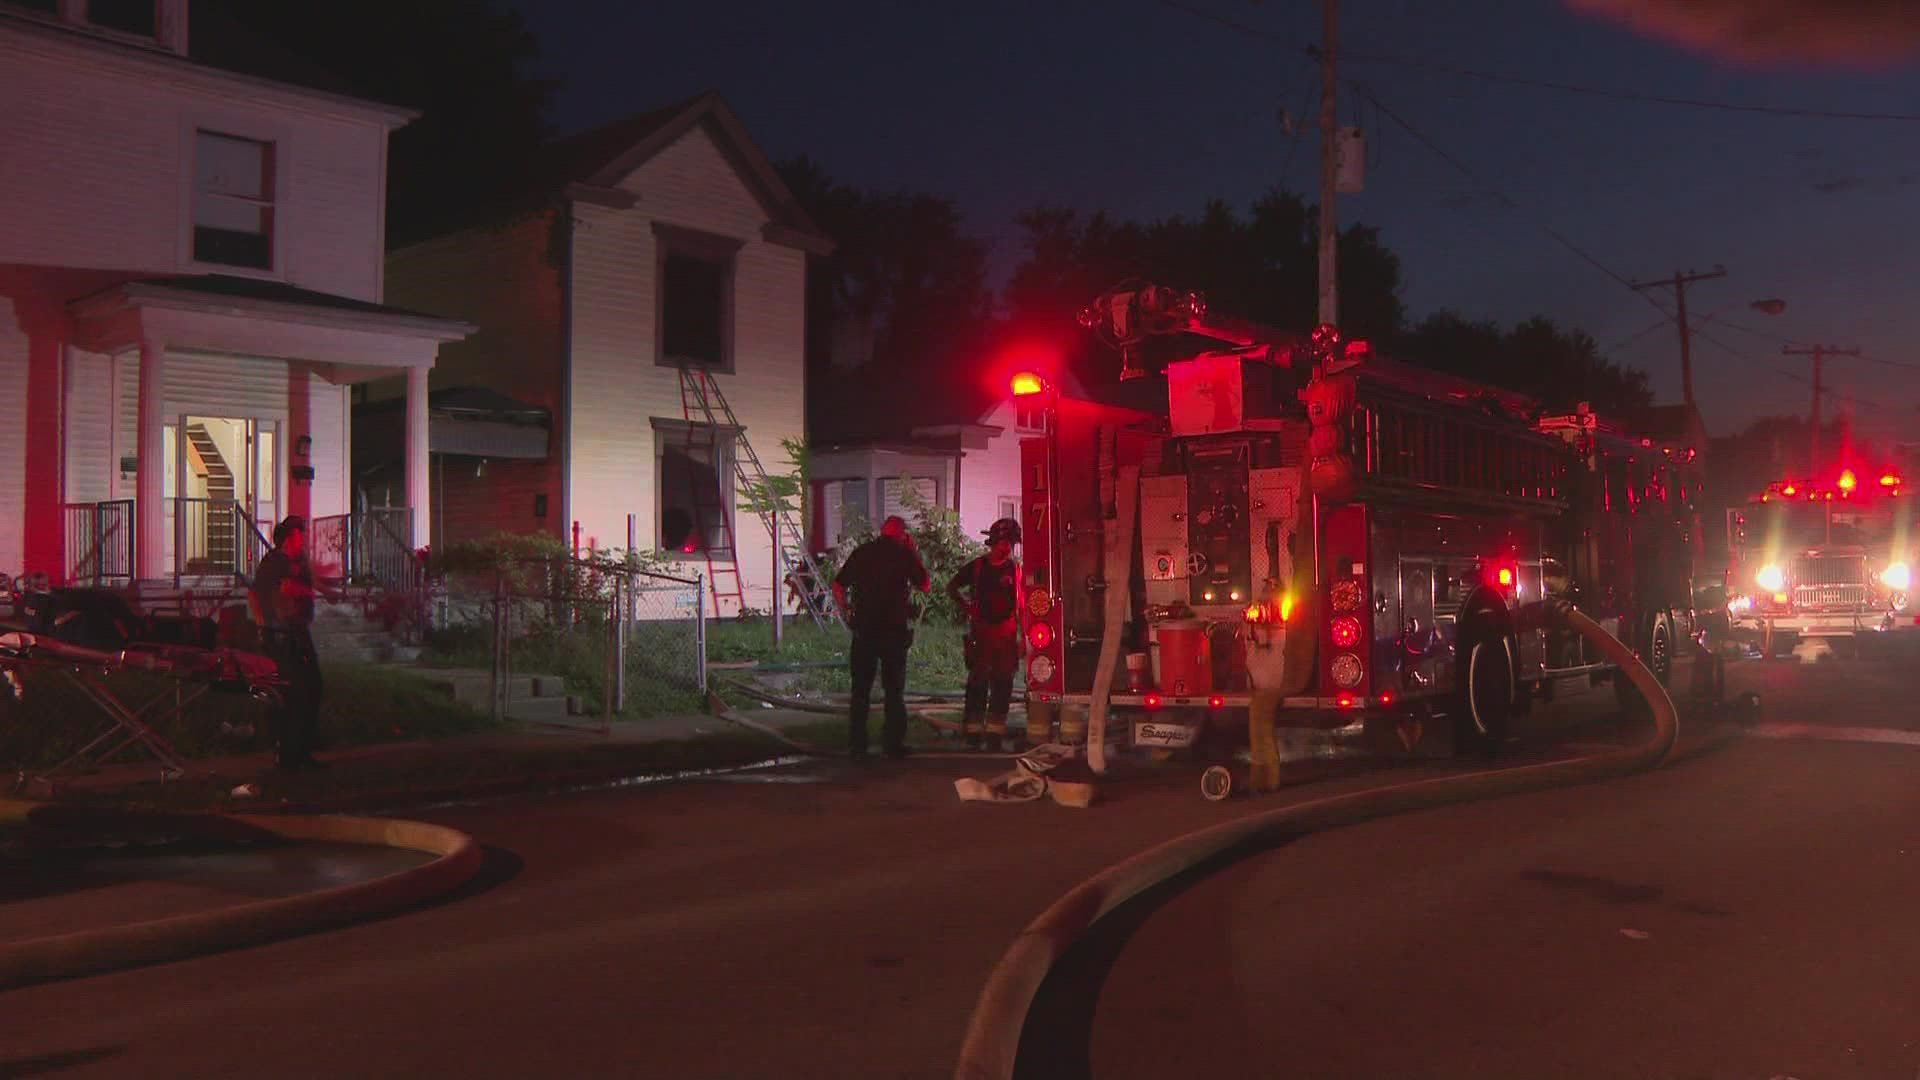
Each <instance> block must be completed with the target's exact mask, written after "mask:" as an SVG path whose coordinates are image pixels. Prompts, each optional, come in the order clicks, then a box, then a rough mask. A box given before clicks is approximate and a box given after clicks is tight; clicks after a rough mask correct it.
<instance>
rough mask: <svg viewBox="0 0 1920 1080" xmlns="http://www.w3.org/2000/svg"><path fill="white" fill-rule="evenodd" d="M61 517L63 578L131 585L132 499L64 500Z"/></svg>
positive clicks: (89, 583) (80, 581)
mask: <svg viewBox="0 0 1920 1080" xmlns="http://www.w3.org/2000/svg"><path fill="white" fill-rule="evenodd" d="M61 514H62V516H63V517H64V518H65V532H66V548H65V549H64V550H65V551H66V553H67V580H68V581H69V582H71V583H74V584H87V585H105V584H109V583H114V582H125V583H127V584H132V582H133V578H134V569H133V567H134V563H133V551H134V548H133V523H134V517H133V500H132V499H115V500H111V501H107V502H94V503H68V504H66V505H65V506H64V507H62V508H61Z"/></svg>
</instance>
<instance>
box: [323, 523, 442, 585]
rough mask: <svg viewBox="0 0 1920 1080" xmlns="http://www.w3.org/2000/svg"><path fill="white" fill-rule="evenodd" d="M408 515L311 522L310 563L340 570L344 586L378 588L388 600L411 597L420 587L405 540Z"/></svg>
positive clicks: (418, 570) (409, 525)
mask: <svg viewBox="0 0 1920 1080" xmlns="http://www.w3.org/2000/svg"><path fill="white" fill-rule="evenodd" d="M412 535H413V511H412V510H410V509H408V508H406V507H396V508H376V509H370V510H361V511H357V512H355V513H351V514H339V515H336V516H333V517H322V518H315V519H313V524H312V525H310V526H309V527H308V542H309V543H310V544H311V546H312V547H313V552H314V558H315V560H316V561H318V562H321V563H332V564H334V565H336V566H338V567H339V568H340V572H341V573H343V574H345V575H346V578H347V580H348V581H349V582H356V583H363V584H368V585H378V586H379V587H380V588H381V589H383V590H385V591H386V592H387V593H389V594H411V593H415V592H418V591H419V590H420V588H421V585H422V577H423V574H422V567H421V566H420V560H419V558H418V556H416V555H415V554H414V550H413V545H412V543H411V542H410V540H409V538H410V537H412Z"/></svg>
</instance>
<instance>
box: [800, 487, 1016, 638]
mask: <svg viewBox="0 0 1920 1080" xmlns="http://www.w3.org/2000/svg"><path fill="white" fill-rule="evenodd" d="M900 489H901V501H902V502H903V503H904V509H905V510H906V513H904V514H902V515H901V517H903V518H905V519H906V522H907V532H908V533H910V534H911V535H912V536H913V542H914V545H915V546H916V547H918V548H919V549H920V561H921V562H923V563H925V564H926V567H927V574H928V576H929V577H931V578H932V579H933V593H932V594H931V595H930V596H926V597H922V598H921V599H922V601H923V602H924V603H925V604H926V611H925V619H926V620H927V621H928V622H933V623H947V622H959V621H961V618H962V616H961V612H960V610H959V609H958V608H956V607H955V606H954V604H953V600H952V598H951V597H949V596H948V595H947V582H948V581H949V580H951V579H952V577H953V575H955V574H957V573H959V572H960V569H961V567H964V566H965V565H967V563H968V562H970V561H972V560H973V559H976V558H978V557H979V556H981V555H982V554H985V552H986V550H987V549H986V545H985V544H983V543H981V542H980V541H979V540H976V539H974V538H973V537H971V536H968V535H967V532H966V530H965V529H963V528H961V527H960V515H959V514H958V513H956V512H955V511H953V510H949V509H947V508H946V507H944V506H935V505H934V504H933V503H931V502H928V501H927V500H926V499H925V498H923V497H922V496H921V495H920V492H919V491H918V490H916V489H915V488H914V486H913V484H912V483H910V482H909V480H908V478H907V477H902V478H901V484H900ZM878 535H879V529H878V527H877V526H875V525H874V524H873V523H872V522H871V521H868V520H867V519H866V518H864V517H855V518H853V519H852V520H851V521H849V522H848V523H847V526H846V532H845V535H843V536H842V537H841V538H840V543H839V544H837V545H835V546H834V547H833V548H832V549H830V550H829V551H828V552H827V553H826V554H825V556H823V562H824V564H825V565H823V566H822V567H821V569H823V570H824V571H825V572H826V573H827V575H828V576H829V577H831V576H832V575H834V574H836V573H838V572H839V570H840V564H841V563H843V562H845V561H846V558H847V556H848V555H849V554H851V553H852V551H853V549H854V548H857V547H859V546H860V545H861V544H864V543H866V542H867V541H869V540H871V539H873V538H874V537H875V536H878Z"/></svg>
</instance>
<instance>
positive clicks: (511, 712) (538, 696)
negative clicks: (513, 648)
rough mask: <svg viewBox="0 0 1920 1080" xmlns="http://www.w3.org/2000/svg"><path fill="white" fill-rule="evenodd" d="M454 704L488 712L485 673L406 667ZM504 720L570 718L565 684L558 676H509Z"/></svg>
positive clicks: (466, 670) (534, 720) (475, 670)
mask: <svg viewBox="0 0 1920 1080" xmlns="http://www.w3.org/2000/svg"><path fill="white" fill-rule="evenodd" d="M407 670H408V671H409V672H411V673H412V674H414V675H416V676H419V677H420V678H422V679H424V680H426V682H427V683H428V684H429V685H432V686H434V687H436V688H438V689H440V690H442V691H444V692H445V693H446V694H447V696H449V697H451V698H452V699H453V700H455V701H457V702H460V703H461V704H463V705H470V706H472V707H473V708H476V709H479V710H481V711H482V712H485V711H486V710H487V708H488V701H487V692H488V675H487V672H485V671H481V670H477V669H472V668H425V667H409V668H408V669H407ZM506 715H507V719H509V720H519V721H524V722H540V721H557V720H564V719H566V718H567V716H568V715H569V713H568V702H567V688H566V683H565V681H564V680H562V679H561V678H560V677H559V676H558V675H509V676H508V677H507V708H506Z"/></svg>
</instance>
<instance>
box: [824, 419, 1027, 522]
mask: <svg viewBox="0 0 1920 1080" xmlns="http://www.w3.org/2000/svg"><path fill="white" fill-rule="evenodd" d="M895 426H896V427H897V428H898V434H893V435H887V434H883V435H879V436H871V437H855V438H849V439H846V440H843V441H838V442H832V443H826V444H824V445H819V446H816V447H815V448H814V450H813V453H812V456H811V460H810V462H809V472H810V479H811V481H812V485H813V501H812V506H813V520H812V522H811V523H810V524H809V535H810V537H811V538H812V542H813V546H814V547H815V548H816V549H819V548H827V547H831V546H833V545H834V544H836V543H838V542H839V541H840V538H841V537H842V536H843V535H844V534H845V531H846V529H847V527H848V524H849V523H850V522H851V521H852V520H853V519H854V518H855V517H856V516H857V517H860V518H864V519H866V520H867V521H868V522H870V523H874V524H878V523H879V522H880V521H881V520H882V519H883V518H885V517H886V516H887V515H889V514H905V512H906V499H905V497H904V490H903V489H904V488H905V487H906V486H907V485H909V484H910V485H911V486H912V487H913V488H914V489H915V490H916V492H917V494H918V495H919V497H920V499H921V500H922V501H925V502H928V503H931V504H932V505H934V506H938V507H941V508H944V509H947V510H952V511H955V512H956V513H958V514H959V517H960V526H961V528H962V529H964V530H966V532H967V533H968V534H969V535H972V536H974V537H975V538H976V539H977V538H979V537H980V536H981V535H982V534H983V533H985V532H986V530H987V527H988V526H989V525H992V524H993V523H994V522H995V521H996V520H998V519H1000V518H1003V517H1011V518H1018V517H1019V516H1020V514H1019V505H1020V499H1019V496H1020V440H1022V439H1030V438H1037V437H1039V436H1041V435H1044V434H1045V431H1046V428H1045V422H1044V417H1043V415H1042V413H1041V411H1040V409H1039V408H1037V407H1030V406H1027V405H1025V404H1023V403H1019V402H1016V401H1014V400H1013V399H1012V398H1011V397H1008V398H1006V399H1004V400H998V401H994V400H986V399H980V398H975V399H972V400H967V401H959V400H953V399H950V398H949V399H943V400H941V401H937V402H929V403H926V404H925V405H923V406H922V407H920V408H919V409H916V410H914V411H913V414H912V415H910V416H905V417H902V418H900V419H899V420H898V421H896V422H895ZM869 430H873V429H872V428H871V427H869Z"/></svg>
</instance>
